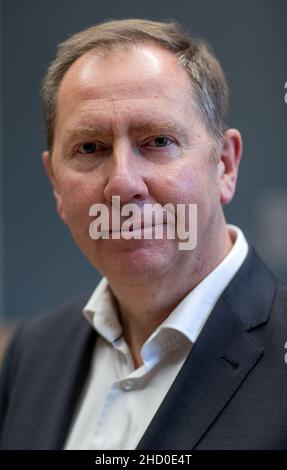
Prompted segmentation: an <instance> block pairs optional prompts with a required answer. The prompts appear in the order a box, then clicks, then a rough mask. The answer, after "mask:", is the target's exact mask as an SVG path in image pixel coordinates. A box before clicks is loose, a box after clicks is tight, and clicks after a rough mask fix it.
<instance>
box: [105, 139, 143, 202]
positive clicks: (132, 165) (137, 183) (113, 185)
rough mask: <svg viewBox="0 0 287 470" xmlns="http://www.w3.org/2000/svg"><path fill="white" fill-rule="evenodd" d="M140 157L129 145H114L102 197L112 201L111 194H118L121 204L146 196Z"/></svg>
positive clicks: (136, 200)
mask: <svg viewBox="0 0 287 470" xmlns="http://www.w3.org/2000/svg"><path fill="white" fill-rule="evenodd" d="M141 159H142V157H141V156H140V155H138V154H136V152H134V151H133V150H132V149H131V148H130V146H129V145H126V144H121V145H118V146H115V147H114V150H113V155H112V157H111V160H110V162H109V165H108V174H107V176H106V181H105V187H104V198H105V200H106V201H107V202H108V203H112V196H120V199H121V205H122V204H128V203H131V202H137V203H140V202H143V201H145V200H146V199H147V198H148V195H149V190H148V187H147V184H146V182H145V178H144V176H145V169H144V167H145V165H144V162H143V161H141Z"/></svg>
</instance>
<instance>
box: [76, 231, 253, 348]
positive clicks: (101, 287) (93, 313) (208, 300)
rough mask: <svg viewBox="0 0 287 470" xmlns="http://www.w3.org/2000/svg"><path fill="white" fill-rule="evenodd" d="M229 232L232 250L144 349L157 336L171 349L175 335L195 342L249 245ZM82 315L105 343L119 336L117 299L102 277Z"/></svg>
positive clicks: (243, 237) (240, 235) (239, 232)
mask: <svg viewBox="0 0 287 470" xmlns="http://www.w3.org/2000/svg"><path fill="white" fill-rule="evenodd" d="M228 229H229V233H230V235H231V238H232V240H233V242H234V244H233V247H232V249H231V250H230V251H229V253H228V254H227V256H226V257H225V258H224V259H223V261H222V262H221V263H220V264H219V265H218V266H217V267H216V268H215V269H214V270H213V271H212V272H211V273H209V274H208V276H206V277H205V278H204V279H203V280H202V281H201V282H200V283H199V284H198V285H197V286H196V287H195V288H194V289H193V290H192V291H191V292H190V293H189V294H188V295H187V296H186V297H185V298H184V299H183V300H182V301H181V302H180V303H179V304H178V305H177V307H176V308H175V309H174V310H173V311H172V312H171V314H170V315H169V317H168V318H167V319H166V320H165V321H164V322H163V323H162V324H161V325H160V326H159V327H158V328H157V329H156V330H155V331H154V332H153V333H152V335H151V336H150V337H149V338H148V340H147V341H146V343H145V345H144V348H146V346H147V345H149V346H150V347H152V345H153V344H154V340H155V339H157V342H158V338H159V335H160V334H161V336H162V339H164V342H165V343H166V344H169V345H170V347H172V346H173V344H174V343H176V342H177V341H178V334H181V335H184V336H185V337H186V338H187V339H188V340H189V341H190V342H191V343H194V342H195V341H196V339H197V337H198V336H199V334H200V332H201V330H202V328H203V326H204V324H205V322H206V320H207V318H208V316H209V314H210V313H211V311H212V309H213V307H214V306H215V304H216V302H217V300H218V299H219V297H220V296H221V294H222V293H223V291H224V290H225V288H226V287H227V285H228V284H229V283H230V281H231V279H232V278H233V277H234V275H235V274H236V272H237V271H238V270H239V268H240V266H241V265H242V263H243V261H244V260H245V258H246V256H247V253H248V244H247V241H246V239H245V236H244V234H243V233H242V231H241V230H240V229H239V228H238V227H236V226H234V225H228ZM83 313H84V316H85V317H86V319H87V320H88V321H89V322H90V323H91V325H92V326H93V328H95V329H96V330H97V332H98V333H99V334H100V335H101V336H102V337H103V338H105V339H106V340H107V341H108V342H110V343H112V342H114V341H116V340H117V339H118V338H119V337H121V336H122V334H123V331H122V327H121V324H120V322H119V318H118V314H117V306H116V300H115V298H114V296H113V294H112V292H111V290H110V288H109V284H108V281H107V279H106V278H105V277H104V278H102V279H101V281H100V283H99V284H98V286H97V288H96V289H95V291H94V292H93V294H92V296H91V297H90V299H89V301H88V303H87V304H86V306H85V307H84V310H83ZM163 331H164V334H163V335H162V333H163ZM168 338H169V339H168ZM160 342H162V341H160Z"/></svg>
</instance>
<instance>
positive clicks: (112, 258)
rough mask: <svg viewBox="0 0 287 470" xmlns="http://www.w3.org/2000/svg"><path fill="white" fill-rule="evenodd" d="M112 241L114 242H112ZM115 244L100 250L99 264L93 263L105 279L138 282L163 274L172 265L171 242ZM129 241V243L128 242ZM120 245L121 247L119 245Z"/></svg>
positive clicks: (97, 262)
mask: <svg viewBox="0 0 287 470" xmlns="http://www.w3.org/2000/svg"><path fill="white" fill-rule="evenodd" d="M113 242H114V241H113ZM115 242H119V243H116V244H115V245H113V246H112V245H111V244H110V245H109V246H107V247H105V248H106V249H105V250H104V247H102V256H101V262H99V260H93V263H92V264H93V265H94V266H95V268H96V269H98V270H99V271H100V272H102V273H103V274H104V275H105V276H106V277H109V276H113V277H118V278H119V279H122V280H124V279H125V280H127V279H129V280H130V281H131V282H133V281H134V282H137V280H139V279H140V278H150V279H152V278H153V277H158V276H162V275H164V274H165V273H166V272H167V271H168V270H169V269H171V268H172V266H173V265H174V263H175V257H176V256H177V255H176V250H175V247H174V243H173V245H172V244H171V240H148V241H145V243H136V242H137V240H129V241H125V243H121V242H122V241H121V240H115ZM128 242H131V243H128ZM119 245H121V246H119Z"/></svg>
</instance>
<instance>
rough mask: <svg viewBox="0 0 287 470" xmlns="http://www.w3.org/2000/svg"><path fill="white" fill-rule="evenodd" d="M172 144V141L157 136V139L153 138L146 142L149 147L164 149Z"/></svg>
mask: <svg viewBox="0 0 287 470" xmlns="http://www.w3.org/2000/svg"><path fill="white" fill-rule="evenodd" d="M172 143H173V140H172V139H170V138H169V137H165V136H161V135H159V136H157V137H153V138H152V139H150V140H149V141H148V142H147V145H148V146H149V147H156V148H164V147H167V146H168V145H170V144H172Z"/></svg>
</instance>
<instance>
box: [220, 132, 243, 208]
mask: <svg viewBox="0 0 287 470" xmlns="http://www.w3.org/2000/svg"><path fill="white" fill-rule="evenodd" d="M241 155H242V139H241V135H240V132H239V131H238V130H237V129H228V130H227V131H226V132H225V133H224V136H223V142H222V150H221V156H220V162H219V178H220V202H221V204H229V202H230V201H231V200H232V198H233V196H234V193H235V189H236V182H237V175H238V169H239V164H240V160H241Z"/></svg>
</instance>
